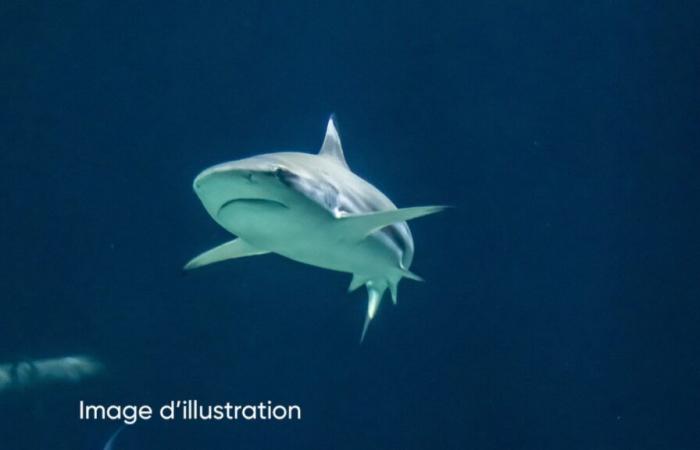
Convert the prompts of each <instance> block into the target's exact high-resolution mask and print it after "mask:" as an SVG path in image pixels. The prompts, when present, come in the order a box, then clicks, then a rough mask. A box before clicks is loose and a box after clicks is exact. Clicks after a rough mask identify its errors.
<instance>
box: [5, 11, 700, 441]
mask: <svg viewBox="0 0 700 450" xmlns="http://www.w3.org/2000/svg"><path fill="white" fill-rule="evenodd" d="M671 3H673V5H671ZM683 3H686V5H684V6H683ZM691 4H692V2H662V1H658V2H632V1H595V2H559V1H548V2H544V1H539V2H534V4H533V2H518V1H506V2H494V1H484V0H477V1H470V2H455V3H454V4H453V3H448V2H435V1H432V2H427V1H401V2H400V1H396V2H370V3H366V4H365V3H362V2H348V1H346V2H328V1H318V2H288V3H284V2H269V3H263V2H257V1H249V2H162V3H155V2H142V1H120V2H96V1H72V2H68V1H67V2H43V3H38V2H29V1H21V2H20V1H4V2H2V3H0V169H1V172H0V174H1V176H0V202H1V203H0V206H1V207H2V210H1V213H0V226H1V228H0V249H1V251H2V258H0V274H1V275H0V292H1V293H0V304H1V306H2V307H1V309H0V360H2V361H3V362H4V361H16V360H19V359H22V358H33V357H46V356H58V355H63V354H74V353H87V354H92V355H95V356H97V357H99V358H101V359H103V360H104V361H105V364H106V365H107V367H108V369H109V370H108V373H107V376H105V377H103V378H102V379H100V380H95V381H94V382H93V383H88V384H86V385H84V386H82V387H75V388H56V389H53V390H49V391H36V392H26V393H23V394H21V395H20V394H16V395H14V396H7V397H4V398H0V424H1V425H0V448H1V449H2V450H14V449H71V450H83V449H85V450H88V449H98V448H102V445H103V442H104V441H105V440H106V438H107V437H108V436H109V434H110V433H111V432H112V431H113V430H114V429H115V428H116V427H115V425H114V424H105V423H90V424H86V423H80V422H79V421H78V420H77V419H76V415H77V400H78V399H80V398H83V399H86V400H90V401H93V402H106V403H109V402H115V403H122V404H123V403H127V402H137V403H151V404H158V403H159V402H163V401H167V400H170V399H184V398H197V399H199V400H201V401H209V402H223V401H227V400H229V401H232V402H248V401H250V402H258V401H260V400H267V399H271V400H274V401H276V402H289V403H298V404H300V405H301V406H302V407H303V412H304V418H303V421H301V422H298V423H288V424H279V423H262V422H258V423H243V422H237V423H219V424H214V423H199V424H189V425H188V424H182V423H179V424H170V425H164V424H162V423H157V422H149V423H146V424H141V425H140V426H137V427H134V428H130V429H128V430H127V431H125V432H124V434H123V435H122V436H121V440H120V441H119V442H118V445H117V447H116V448H117V449H119V448H124V449H156V448H158V449H222V448H236V449H239V448H240V449H253V448H255V449H259V448H263V449H268V448H269V449H278V448H279V449H328V448H337V449H357V448H366V449H533V450H535V449H538V450H539V449H563V448H566V449H595V450H603V449H605V450H608V449H630V448H634V449H658V448H669V449H694V448H700V355H699V353H698V348H699V346H700V337H699V336H700V332H699V331H698V323H699V321H700V305H698V300H699V298H698V297H699V296H700V283H699V282H698V276H699V274H700V271H699V269H700V257H699V254H700V253H699V252H698V248H699V247H698V237H697V229H698V225H699V220H698V206H699V205H700V202H699V200H700V199H699V198H698V197H700V196H699V195H698V194H700V192H699V189H698V175H697V173H696V172H697V171H698V169H699V168H700V164H699V163H700V161H699V159H700V158H698V142H700V140H699V138H700V132H699V131H698V129H699V127H698V124H699V123H700V122H699V120H698V119H699V118H700V115H699V114H698V105H699V101H700V96H699V95H698V80H700V70H699V64H698V63H699V61H700V45H699V44H698V43H699V42H700V40H699V39H698V37H697V36H696V34H697V24H698V23H699V21H700V13H699V11H698V8H697V7H691V6H690V5H691ZM332 112H335V113H337V116H338V120H339V125H340V132H341V136H342V138H343V143H344V147H345V152H346V157H347V159H348V162H349V164H350V166H351V167H352V168H353V170H354V171H355V172H357V173H358V174H360V175H361V176H363V177H365V178H366V179H368V180H369V181H371V182H373V183H374V184H376V185H377V186H378V187H379V188H380V189H382V190H383V191H384V192H385V193H387V195H389V196H390V197H391V198H392V199H393V200H394V201H395V203H397V204H398V205H400V206H413V205H421V204H434V203H446V204H451V205H454V206H456V208H455V209H453V210H450V211H448V212H446V213H443V214H440V215H438V216H433V217H429V218H425V219H420V220H417V221H415V222H412V224H411V227H412V229H413V233H414V237H415V240H416V258H415V263H414V265H413V268H412V269H413V270H414V271H415V272H417V273H418V274H420V275H422V276H424V277H425V278H426V280H427V282H426V283H414V282H411V281H404V282H403V283H402V284H401V286H400V293H399V297H400V299H399V305H398V306H397V307H391V306H390V304H389V303H388V302H387V303H385V304H384V305H383V306H382V309H381V310H380V312H379V316H378V318H377V320H375V323H374V324H373V325H372V327H371V329H370V331H369V334H368V337H367V340H366V342H365V343H364V344H363V345H361V346H360V345H358V342H357V341H358V337H359V333H360V330H361V324H362V320H363V314H364V310H365V304H366V303H365V302H366V300H365V293H364V292H363V291H358V292H356V293H353V294H350V295H349V294H347V293H346V292H345V290H346V287H347V284H348V283H349V281H350V277H349V276H348V275H346V274H340V273H333V272H328V271H323V270H320V269H317V268H313V267H310V266H304V265H301V264H297V263H293V262H291V261H288V260H284V259H282V258H280V257H275V256H264V257H257V258H250V259H245V260H239V261H233V262H229V263H224V264H220V265H217V266H212V267H209V268H206V269H202V270H200V271H197V272H194V273H191V274H188V275H187V276H182V275H181V273H180V267H181V266H182V264H183V263H184V262H185V261H187V260H188V259H189V258H190V257H192V256H194V255H195V254H197V253H199V252H200V251H202V250H204V249H207V248H209V247H212V246H214V245H216V244H218V243H221V242H224V241H226V240H227V239H229V236H227V234H226V232H225V231H223V230H222V229H219V228H218V227H217V226H216V225H215V224H214V223H213V222H212V221H211V220H210V219H209V217H208V216H207V215H206V213H205V212H204V210H203V208H202V207H201V205H200V204H199V201H198V200H197V198H196V197H195V195H194V193H193V192H192V190H191V181H192V179H193V177H194V176H195V175H196V174H197V173H198V172H199V171H200V170H202V169H204V168H206V167H207V166H210V165H213V164H215V163H219V162H223V161H227V160H232V159H237V158H240V157H243V156H248V155H252V154H256V153H261V152H267V151H272V150H280V149H303V150H308V151H316V150H317V149H318V147H319V146H320V144H321V140H322V136H323V131H324V128H325V122H326V120H327V117H328V116H329V114H330V113H332Z"/></svg>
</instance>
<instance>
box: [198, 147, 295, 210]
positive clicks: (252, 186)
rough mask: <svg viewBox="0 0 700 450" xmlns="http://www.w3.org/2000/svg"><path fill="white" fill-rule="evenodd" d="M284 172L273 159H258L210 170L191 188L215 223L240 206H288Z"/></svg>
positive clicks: (241, 161)
mask: <svg viewBox="0 0 700 450" xmlns="http://www.w3.org/2000/svg"><path fill="white" fill-rule="evenodd" d="M282 171H284V169H283V168H282V167H281V166H280V165H279V163H277V162H276V161H275V160H274V158H271V157H269V156H267V155H261V156H255V157H252V158H246V159H241V160H238V161H232V162H227V163H224V164H219V165H216V166H213V167H210V168H208V169H206V170H204V171H203V172H202V173H200V174H199V175H197V177H196V178H195V179H194V183H193V185H192V187H193V188H194V191H195V192H196V193H197V196H198V197H199V199H200V200H201V201H202V204H203V205H204V208H205V209H206V210H207V212H209V214H210V215H211V216H212V217H213V218H214V219H215V220H216V219H217V218H218V217H219V216H220V213H221V211H222V210H224V209H225V208H227V207H229V206H232V205H237V204H241V203H258V204H262V203H265V204H269V205H270V206H279V207H286V206H287V205H286V204H285V186H284V184H283V183H282V182H281V181H280V174H281V173H282Z"/></svg>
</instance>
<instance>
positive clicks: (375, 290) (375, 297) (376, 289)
mask: <svg viewBox="0 0 700 450" xmlns="http://www.w3.org/2000/svg"><path fill="white" fill-rule="evenodd" d="M385 290H386V284H379V285H378V283H374V282H372V281H369V282H367V294H368V295H369V299H368V301H367V315H366V316H365V324H364V326H363V327H362V335H361V336H360V343H362V342H363V341H364V340H365V334H367V328H368V327H369V323H370V322H371V321H372V319H374V316H375V315H376V314H377V309H378V308H379V304H380V303H381V302H382V296H384V291H385Z"/></svg>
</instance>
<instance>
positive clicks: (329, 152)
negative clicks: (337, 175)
mask: <svg viewBox="0 0 700 450" xmlns="http://www.w3.org/2000/svg"><path fill="white" fill-rule="evenodd" d="M318 154H319V155H321V156H328V157H329V158H333V159H335V160H336V161H338V162H339V163H340V164H341V165H342V166H343V167H348V163H347V162H346V161H345V155H344V154H343V146H342V144H341V143H340V135H339V134H338V130H337V129H336V127H335V116H333V115H331V117H330V119H328V126H327V127H326V137H325V138H324V139H323V145H321V151H320V152H318Z"/></svg>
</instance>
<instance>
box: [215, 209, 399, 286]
mask: <svg viewBox="0 0 700 450" xmlns="http://www.w3.org/2000/svg"><path fill="white" fill-rule="evenodd" d="M217 221H218V222H219V223H220V224H221V225H222V226H223V227H224V228H226V229H227V230H228V231H230V232H231V233H233V234H235V235H237V236H238V237H240V238H241V239H243V240H245V241H246V242H248V243H249V244H250V245H252V246H254V247H256V248H259V249H261V250H265V251H270V252H273V253H277V254H279V255H282V256H284V257H287V258H289V259H292V260H294V261H298V262H301V263H305V264H309V265H312V266H316V267H321V268H324V269H329V270H335V271H340V272H349V273H360V274H363V275H367V276H376V277H381V278H386V277H388V276H389V275H390V274H391V275H393V274H394V273H395V272H396V271H397V270H398V264H399V259H398V257H397V255H396V253H395V252H393V251H392V250H391V249H390V248H388V247H387V246H386V245H384V244H383V243H382V242H380V241H379V240H378V239H375V238H374V237H373V236H367V237H366V238H364V239H362V240H360V241H356V240H349V239H346V238H345V237H344V236H343V235H342V234H338V233H337V230H336V229H335V228H334V221H335V219H334V218H333V217H332V216H330V214H329V213H328V212H327V211H324V210H322V209H320V208H318V207H316V206H315V205H312V204H303V203H302V204H299V203H297V204H294V205H293V207H289V206H287V205H286V204H284V203H282V202H278V201H275V200H263V199H238V200H234V201H231V202H230V203H229V204H227V205H225V206H224V207H222V208H221V210H220V211H219V213H218V214H217Z"/></svg>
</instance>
